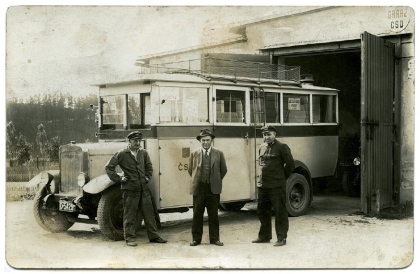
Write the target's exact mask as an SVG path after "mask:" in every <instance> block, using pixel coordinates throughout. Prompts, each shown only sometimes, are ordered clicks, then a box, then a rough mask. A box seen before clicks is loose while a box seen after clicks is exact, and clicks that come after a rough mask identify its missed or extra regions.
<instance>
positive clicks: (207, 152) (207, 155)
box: [204, 149, 209, 158]
mask: <svg viewBox="0 0 420 274" xmlns="http://www.w3.org/2000/svg"><path fill="white" fill-rule="evenodd" d="M204 156H205V157H206V158H207V157H209V150H208V149H206V154H204Z"/></svg>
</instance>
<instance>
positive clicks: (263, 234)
mask: <svg viewBox="0 0 420 274" xmlns="http://www.w3.org/2000/svg"><path fill="white" fill-rule="evenodd" d="M271 208H273V209H274V212H275V222H274V224H275V229H276V234H277V240H279V241H281V240H282V239H286V238H287V232H288V231H289V216H288V213H287V208H286V188H285V187H276V188H262V187H259V188H258V204H257V214H258V218H259V220H260V223H261V226H260V231H259V233H258V238H260V239H263V240H271V238H272V228H271Z"/></svg>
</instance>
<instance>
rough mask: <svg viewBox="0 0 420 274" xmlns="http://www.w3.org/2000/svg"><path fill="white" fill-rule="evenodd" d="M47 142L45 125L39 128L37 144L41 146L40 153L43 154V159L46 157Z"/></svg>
mask: <svg viewBox="0 0 420 274" xmlns="http://www.w3.org/2000/svg"><path fill="white" fill-rule="evenodd" d="M47 141H48V140H47V132H45V130H44V125H43V124H40V125H39V126H38V132H37V133H36V143H37V144H38V146H39V151H40V152H41V156H42V157H44V150H45V145H46V143H47Z"/></svg>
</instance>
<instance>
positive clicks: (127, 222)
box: [105, 131, 167, 246]
mask: <svg viewBox="0 0 420 274" xmlns="http://www.w3.org/2000/svg"><path fill="white" fill-rule="evenodd" d="M127 139H128V140H129V142H130V144H129V146H128V148H127V149H124V150H121V151H118V152H117V153H115V154H114V156H112V158H111V159H110V160H109V161H108V163H107V164H106V165H105V171H106V173H107V175H108V177H109V178H110V179H111V180H112V181H114V182H116V183H120V184H121V194H122V198H123V206H124V213H123V226H124V239H125V241H126V244H127V245H128V246H137V243H136V222H137V221H139V220H136V216H137V211H138V209H139V208H140V212H141V215H142V216H143V218H144V223H145V226H146V230H147V236H148V238H149V241H150V242H153V243H166V242H167V241H166V240H164V239H162V238H161V237H160V235H159V233H158V231H157V221H159V215H157V216H156V213H155V210H154V206H153V197H152V193H151V191H150V189H149V187H148V185H147V184H148V182H149V180H150V179H151V178H152V173H153V167H152V163H151V161H150V157H149V154H148V153H147V151H146V150H145V149H143V148H141V146H140V145H141V141H142V139H143V135H142V133H141V132H139V131H133V132H131V133H130V134H128V135H127ZM117 166H120V168H121V169H122V171H123V172H124V176H123V177H120V175H118V174H117V172H116V167H117Z"/></svg>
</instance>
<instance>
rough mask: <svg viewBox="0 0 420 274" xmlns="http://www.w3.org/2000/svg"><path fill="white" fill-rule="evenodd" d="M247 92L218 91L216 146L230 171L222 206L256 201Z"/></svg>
mask: <svg viewBox="0 0 420 274" xmlns="http://www.w3.org/2000/svg"><path fill="white" fill-rule="evenodd" d="M246 91H247V90H246V88H245V87H234V88H232V87H217V88H215V109H216V111H215V112H214V117H213V118H214V120H215V126H214V127H213V133H214V134H215V136H216V138H215V139H214V141H213V145H214V146H215V147H216V148H219V149H221V150H222V151H223V153H224V155H225V158H226V164H227V169H228V172H227V174H226V176H225V178H224V179H223V190H222V193H221V196H220V199H221V202H222V203H226V202H230V201H240V200H250V199H253V198H254V197H253V195H254V189H253V187H254V185H253V182H252V181H251V176H252V174H251V173H252V171H253V168H252V164H251V163H252V161H251V159H252V158H251V157H250V156H251V142H250V134H251V132H250V127H249V122H247V119H249V118H247V116H248V117H249V114H248V112H249V106H248V107H247V102H249V98H248V96H249V93H247V92H246ZM251 188H252V189H251Z"/></svg>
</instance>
